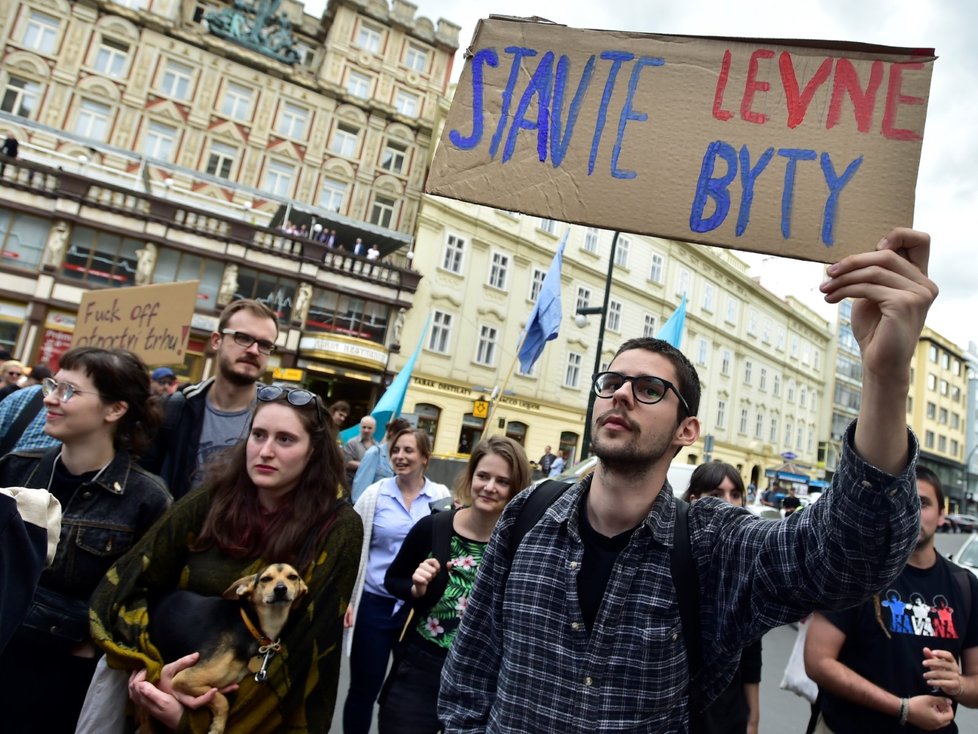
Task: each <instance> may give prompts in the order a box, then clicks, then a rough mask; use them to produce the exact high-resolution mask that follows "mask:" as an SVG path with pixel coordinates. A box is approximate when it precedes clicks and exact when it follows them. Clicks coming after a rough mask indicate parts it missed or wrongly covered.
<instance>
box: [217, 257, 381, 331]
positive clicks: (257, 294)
mask: <svg viewBox="0 0 978 734" xmlns="http://www.w3.org/2000/svg"><path fill="white" fill-rule="evenodd" d="M234 297H235V298H253V299H255V300H256V301H259V302H260V303H264V304H265V305H266V306H268V307H269V308H270V309H271V310H272V311H273V312H274V313H275V318H276V320H277V321H278V322H279V323H282V324H287V323H289V321H290V320H291V318H292V303H293V300H294V297H295V279H294V278H289V277H278V276H275V275H272V274H270V273H265V272H260V271H257V270H252V269H251V268H239V269H238V289H237V290H236V291H235V292H234ZM363 306H364V303H363V301H362V300H360V299H350V307H349V311H348V313H349V314H350V315H351V316H350V320H349V321H348V323H349V324H350V329H349V331H348V333H350V335H351V336H362V335H361V334H359V333H357V329H356V324H357V323H359V321H360V319H361V318H362V314H363ZM309 310H310V312H311V311H312V307H311V306H310V309H309ZM353 314H355V316H354V315H353Z"/></svg>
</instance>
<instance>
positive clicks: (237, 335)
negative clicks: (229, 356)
mask: <svg viewBox="0 0 978 734" xmlns="http://www.w3.org/2000/svg"><path fill="white" fill-rule="evenodd" d="M221 333H222V334H224V335H226V336H229V337H231V338H232V339H234V343H235V344H237V345H238V346H239V347H243V348H244V349H247V348H248V347H250V346H251V345H252V344H257V345H258V351H259V352H261V353H262V354H271V353H272V352H274V351H275V342H270V341H267V340H265V339H255V337H253V336H252V335H251V334H246V333H245V332H243V331H237V330H235V329H224V330H223V331H221Z"/></svg>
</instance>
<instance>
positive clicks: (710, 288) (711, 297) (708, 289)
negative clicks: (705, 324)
mask: <svg viewBox="0 0 978 734" xmlns="http://www.w3.org/2000/svg"><path fill="white" fill-rule="evenodd" d="M716 297H717V289H716V287H715V286H714V285H713V283H706V284H705V285H704V286H703V310H704V311H709V312H711V313H712V312H713V310H714V309H715V308H716Z"/></svg>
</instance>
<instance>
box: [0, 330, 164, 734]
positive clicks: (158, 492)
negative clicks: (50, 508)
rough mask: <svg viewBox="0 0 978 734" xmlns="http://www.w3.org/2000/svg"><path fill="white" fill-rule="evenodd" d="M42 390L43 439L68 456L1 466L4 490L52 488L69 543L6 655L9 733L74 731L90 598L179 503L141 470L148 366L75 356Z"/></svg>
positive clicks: (27, 456)
mask: <svg viewBox="0 0 978 734" xmlns="http://www.w3.org/2000/svg"><path fill="white" fill-rule="evenodd" d="M41 390H42V391H43V393H44V396H45V397H44V406H45V407H46V408H47V419H46V423H45V427H44V430H45V432H46V433H47V434H48V435H49V436H51V437H52V438H56V439H58V440H59V441H60V442H61V445H60V446H58V447H56V448H52V449H42V450H34V451H14V452H11V453H9V454H7V455H6V456H4V457H3V458H2V459H0V486H3V487H35V488H40V489H47V490H48V491H49V492H50V493H51V494H52V495H54V496H55V497H56V498H57V499H58V500H59V501H60V502H61V507H62V511H63V517H62V524H61V538H60V541H59V543H58V549H57V553H56V554H55V557H54V563H53V564H52V565H51V566H50V567H49V568H48V569H47V570H45V571H44V573H43V574H42V576H41V581H40V585H39V587H38V590H37V592H36V593H35V595H34V601H33V603H32V605H31V607H30V609H29V610H28V613H27V619H26V620H25V622H24V623H23V624H22V625H21V627H20V628H19V629H18V631H17V632H16V633H15V635H14V637H13V639H11V641H10V643H9V645H8V646H7V648H6V649H5V650H4V652H3V655H2V656H0V690H2V691H3V696H2V698H3V701H4V715H5V723H4V726H3V727H2V728H3V729H4V730H6V731H39V732H45V734H48V733H51V734H58V733H59V732H69V733H70V732H74V731H75V722H76V720H77V718H78V712H79V710H80V709H81V705H82V701H84V699H85V692H86V691H87V690H88V683H89V680H90V679H91V677H92V672H93V671H94V669H95V664H96V660H97V658H98V650H97V649H96V648H95V646H94V645H93V644H92V640H91V636H90V634H89V625H88V610H89V607H88V603H89V597H90V596H91V594H92V591H93V590H94V589H95V587H96V585H97V584H98V583H99V581H101V579H102V577H103V576H104V575H105V572H106V571H107V570H108V569H109V567H110V566H111V565H112V563H113V562H114V561H115V560H116V559H117V558H119V557H120V556H122V555H123V554H124V553H125V552H126V551H128V550H129V548H131V547H132V545H133V544H134V543H135V542H136V541H137V540H138V539H139V537H140V536H141V535H142V534H143V533H144V532H146V530H148V529H149V527H150V526H151V525H152V524H153V523H154V522H155V521H156V520H157V519H158V518H159V517H160V516H161V515H162V514H163V513H164V511H165V510H166V508H167V506H168V505H169V504H170V496H169V494H168V493H167V491H166V487H165V485H164V484H163V481H162V480H161V479H160V478H159V477H157V476H155V475H153V474H149V473H148V472H146V471H144V470H142V469H141V468H139V466H137V465H136V463H135V458H134V457H135V456H136V455H137V454H138V453H139V451H140V450H141V449H143V448H144V447H146V446H147V445H148V443H149V441H150V439H151V438H152V432H153V430H154V429H155V427H156V425H157V424H158V422H159V418H158V414H157V412H156V411H157V408H156V406H155V404H154V403H153V402H152V401H151V398H150V389H149V372H148V370H147V368H146V365H145V364H143V362H142V360H141V359H139V357H137V356H136V355H134V354H132V353H130V352H125V351H122V350H108V349H97V348H94V347H79V348H76V349H71V350H69V351H68V352H65V354H64V355H63V356H62V357H61V360H60V369H59V370H58V373H57V374H56V375H55V376H54V377H53V378H51V377H48V378H46V379H45V380H44V381H43V382H42V384H41ZM11 719H12V721H11Z"/></svg>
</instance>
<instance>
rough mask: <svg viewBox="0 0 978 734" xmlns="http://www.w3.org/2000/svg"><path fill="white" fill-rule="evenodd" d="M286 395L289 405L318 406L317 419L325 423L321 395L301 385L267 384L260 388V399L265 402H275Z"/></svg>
mask: <svg viewBox="0 0 978 734" xmlns="http://www.w3.org/2000/svg"><path fill="white" fill-rule="evenodd" d="M282 396H285V400H286V401H287V402H288V404H289V405H292V406H295V407H296V408H304V407H306V406H307V405H309V404H310V403H312V404H313V405H315V406H316V419H317V420H318V421H319V425H320V426H323V425H325V420H324V419H323V404H322V401H321V400H320V399H319V396H318V395H316V393H314V392H310V391H309V390H304V389H303V388H301V387H282V386H280V385H266V386H264V387H261V388H259V389H258V399H259V400H260V401H262V402H263V403H274V402H275V401H276V400H279V399H281V398H282Z"/></svg>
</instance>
